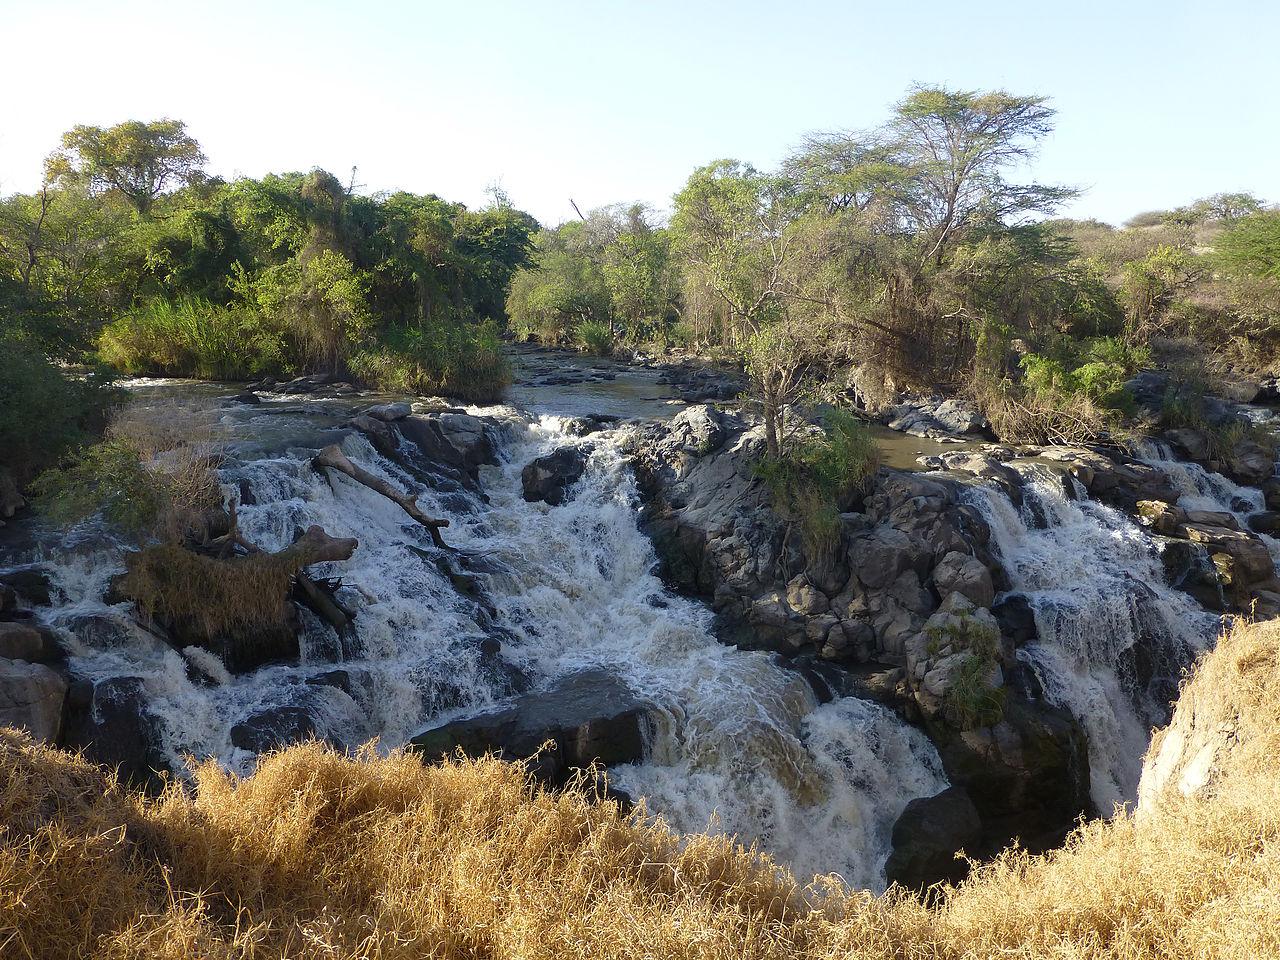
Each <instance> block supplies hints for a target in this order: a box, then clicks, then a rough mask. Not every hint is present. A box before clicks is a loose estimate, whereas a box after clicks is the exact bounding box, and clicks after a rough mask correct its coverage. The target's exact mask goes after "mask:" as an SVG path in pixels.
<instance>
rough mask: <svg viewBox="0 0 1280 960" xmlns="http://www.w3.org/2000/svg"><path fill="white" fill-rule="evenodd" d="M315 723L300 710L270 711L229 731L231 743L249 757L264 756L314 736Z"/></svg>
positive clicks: (251, 718) (249, 719)
mask: <svg viewBox="0 0 1280 960" xmlns="http://www.w3.org/2000/svg"><path fill="white" fill-rule="evenodd" d="M316 732H317V728H316V724H315V721H314V720H313V719H312V718H311V714H309V713H308V712H307V711H306V710H304V709H303V708H302V707H271V708H270V709H268V710H262V711H259V712H258V713H255V714H253V715H252V716H250V717H249V718H248V719H247V720H242V721H241V722H240V723H237V724H236V725H235V726H233V727H232V728H231V742H232V744H234V745H235V746H237V747H239V748H240V749H241V750H248V751H249V752H250V753H267V752H269V751H271V750H278V749H279V748H280V747H286V746H289V745H290V744H293V743H301V742H303V741H304V740H310V739H312V738H313V737H315V736H316Z"/></svg>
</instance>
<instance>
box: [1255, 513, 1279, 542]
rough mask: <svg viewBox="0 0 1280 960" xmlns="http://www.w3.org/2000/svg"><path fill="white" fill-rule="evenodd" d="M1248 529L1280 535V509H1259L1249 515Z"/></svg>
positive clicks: (1270, 534)
mask: <svg viewBox="0 0 1280 960" xmlns="http://www.w3.org/2000/svg"><path fill="white" fill-rule="evenodd" d="M1249 529H1250V530H1252V531H1253V532H1254V533H1265V534H1268V535H1269V536H1273V537H1274V536H1280V510H1261V511H1259V512H1257V513H1255V514H1252V515H1250V517H1249Z"/></svg>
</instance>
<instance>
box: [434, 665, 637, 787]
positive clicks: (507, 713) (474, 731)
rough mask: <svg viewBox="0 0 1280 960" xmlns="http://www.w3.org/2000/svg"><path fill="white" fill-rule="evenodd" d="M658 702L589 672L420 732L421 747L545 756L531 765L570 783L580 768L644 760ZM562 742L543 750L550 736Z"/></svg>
mask: <svg viewBox="0 0 1280 960" xmlns="http://www.w3.org/2000/svg"><path fill="white" fill-rule="evenodd" d="M650 709H651V708H650V707H649V706H648V704H646V703H645V702H644V701H643V700H642V699H640V698H639V697H638V696H637V695H636V694H634V693H633V692H632V691H631V689H630V688H629V687H628V686H627V685H626V684H625V683H624V682H623V681H622V680H621V679H619V678H618V677H617V676H615V675H613V674H611V673H608V672H607V671H604V670H587V671H583V672H581V673H575V674H570V675H569V676H566V677H563V678H561V679H559V680H557V681H556V682H555V683H554V685H553V686H551V687H550V688H548V689H546V690H543V691H539V692H534V693H528V694H525V695H523V696H521V697H519V698H517V699H516V701H515V702H514V703H513V704H512V705H511V706H509V707H506V708H503V709H499V710H494V711H489V712H487V713H482V714H479V715H477V716H472V717H464V718H462V719H460V720H454V721H451V722H449V723H446V724H443V725H441V726H439V727H434V728H432V729H430V730H425V731H423V732H422V733H420V734H418V735H417V736H416V737H414V738H412V739H411V740H410V741H409V743H410V746H411V747H412V748H413V749H416V750H419V751H421V752H422V754H423V755H424V757H425V758H427V759H431V760H435V759H436V758H438V757H440V756H442V755H448V754H451V753H452V752H453V751H454V750H455V749H458V748H461V749H462V750H463V751H464V752H465V753H466V754H467V755H468V756H473V757H476V756H482V755H483V754H485V753H488V752H491V751H492V752H496V753H498V754H499V755H500V756H502V757H504V758H505V759H508V760H525V759H528V758H530V757H533V756H534V755H535V754H537V757H536V758H535V759H534V760H533V762H532V764H531V767H530V769H531V770H532V772H533V773H534V774H535V775H536V776H537V777H539V778H540V779H542V780H544V781H546V782H548V783H563V782H564V781H565V780H566V779H567V778H568V777H569V776H570V774H571V773H572V771H573V770H574V769H575V768H579V769H580V768H585V767H588V766H590V765H591V764H592V763H593V762H599V763H602V764H606V765H613V764H620V763H633V762H637V761H639V760H642V759H643V754H644V735H643V722H644V717H645V715H646V714H647V713H648V711H649V710H650ZM548 740H550V741H553V742H554V747H553V748H552V749H549V750H545V751H542V752H541V753H539V752H538V751H539V748H540V747H541V746H542V745H543V743H545V742H546V741H548Z"/></svg>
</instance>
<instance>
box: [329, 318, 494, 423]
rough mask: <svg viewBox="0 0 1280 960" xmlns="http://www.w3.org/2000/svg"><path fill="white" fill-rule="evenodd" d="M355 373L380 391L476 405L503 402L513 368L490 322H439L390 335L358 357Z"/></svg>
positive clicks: (390, 333)
mask: <svg viewBox="0 0 1280 960" xmlns="http://www.w3.org/2000/svg"><path fill="white" fill-rule="evenodd" d="M350 367H351V372H352V373H354V374H355V375H356V376H357V377H359V378H360V379H361V380H363V381H364V382H366V383H368V384H369V385H371V386H373V387H376V388H378V389H380V390H387V391H391V392H396V393H417V394H445V395H447V396H451V397H458V398H459V399H462V400H470V401H474V402H478V403H490V402H493V401H496V400H500V399H502V394H503V392H504V391H505V390H506V388H507V386H508V385H509V384H510V383H511V366H510V364H509V363H508V362H507V359H506V357H505V356H504V355H503V352H502V341H501V339H500V338H499V336H498V329H497V326H496V325H495V324H493V323H492V322H487V323H480V324H475V323H468V322H466V321H463V320H458V321H454V322H444V321H441V322H436V323H432V324H427V325H424V326H421V327H400V328H396V329H393V330H392V331H390V332H389V333H388V334H387V335H386V336H385V338H384V339H383V342H381V343H380V344H379V345H378V346H376V347H367V348H365V349H364V350H361V351H359V352H358V353H356V354H355V355H354V356H353V357H352V358H351V362H350Z"/></svg>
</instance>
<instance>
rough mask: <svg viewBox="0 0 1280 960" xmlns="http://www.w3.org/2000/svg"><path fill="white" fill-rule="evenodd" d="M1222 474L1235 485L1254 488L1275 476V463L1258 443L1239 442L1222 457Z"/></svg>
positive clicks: (1250, 441)
mask: <svg viewBox="0 0 1280 960" xmlns="http://www.w3.org/2000/svg"><path fill="white" fill-rule="evenodd" d="M1222 472H1223V473H1225V474H1226V475H1227V476H1228V477H1230V478H1231V479H1232V480H1234V481H1235V482H1236V483H1242V484H1245V485H1246V486H1250V487H1256V486H1258V485H1259V484H1261V483H1263V482H1264V481H1266V480H1269V479H1271V477H1272V476H1274V475H1275V472H1276V461H1275V457H1274V456H1273V455H1272V453H1271V451H1269V450H1266V449H1264V448H1263V446H1262V445H1261V444H1260V443H1257V442H1256V441H1254V440H1241V441H1240V442H1239V443H1237V444H1236V445H1235V446H1234V447H1233V448H1232V449H1231V451H1230V452H1229V453H1228V454H1227V455H1226V456H1225V457H1223V459H1222Z"/></svg>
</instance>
